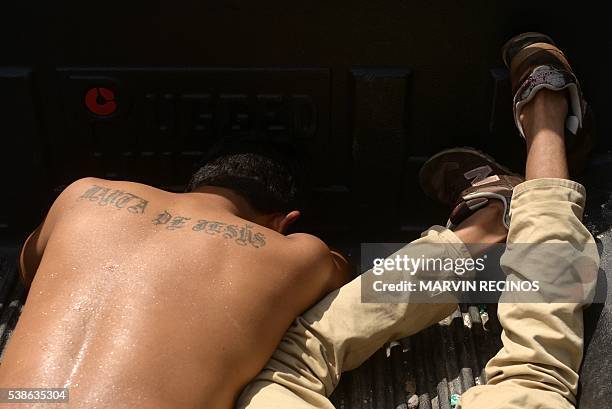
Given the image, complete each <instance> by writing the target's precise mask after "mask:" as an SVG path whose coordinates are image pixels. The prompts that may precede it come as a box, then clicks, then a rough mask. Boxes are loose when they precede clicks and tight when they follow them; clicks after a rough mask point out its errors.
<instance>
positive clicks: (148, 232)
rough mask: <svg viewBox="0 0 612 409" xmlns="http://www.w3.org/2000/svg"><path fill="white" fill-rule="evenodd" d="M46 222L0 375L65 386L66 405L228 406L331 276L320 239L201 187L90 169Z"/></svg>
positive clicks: (11, 380)
mask: <svg viewBox="0 0 612 409" xmlns="http://www.w3.org/2000/svg"><path fill="white" fill-rule="evenodd" d="M51 218H53V219H52V220H51V221H50V219H51ZM49 223H52V226H51V227H48V228H47V227H46V226H45V225H43V228H42V232H41V233H40V235H46V237H45V238H44V240H43V238H41V239H40V241H44V243H42V244H40V243H39V244H37V245H38V246H39V247H40V246H41V245H42V246H44V252H43V253H42V259H41V260H40V264H39V266H38V268H37V271H36V276H35V279H34V280H33V282H32V285H31V288H30V292H29V296H28V299H27V302H26V306H25V308H24V311H23V314H22V317H21V319H20V322H19V324H18V326H17V328H16V331H15V333H14V335H13V338H12V339H11V341H10V343H9V346H8V348H7V351H6V354H5V357H4V362H3V363H2V366H1V367H0V387H67V388H70V405H69V407H71V408H81V407H82V408H94V407H99V408H107V407H108V408H111V407H112V408H123V407H125V408H128V407H129V408H133V407H147V408H166V407H167V408H176V407H180V408H192V407H193V408H196V407H198V408H201V407H206V408H230V407H232V404H233V401H234V399H235V397H236V395H237V394H238V393H239V392H240V390H241V389H242V387H244V385H245V384H246V383H247V382H248V381H249V380H250V379H252V378H253V377H254V376H255V375H256V374H257V373H258V372H259V370H260V369H261V368H262V367H263V366H264V364H265V363H266V361H267V359H268V358H269V356H270V355H271V354H272V352H273V351H274V349H275V347H276V345H277V344H278V342H279V341H280V339H281V337H282V335H283V333H284V332H285V330H286V329H287V328H288V326H289V325H290V323H291V321H292V320H293V319H294V318H295V317H296V316H297V315H299V314H300V313H301V312H302V311H303V310H305V309H306V308H307V307H308V306H309V305H311V304H312V303H314V302H315V301H316V300H317V299H319V298H320V297H322V296H323V295H324V294H325V293H326V292H328V291H330V290H331V289H332V288H333V287H337V286H338V283H339V280H338V278H337V277H335V278H334V277H333V275H334V274H337V272H336V271H335V269H336V264H335V263H334V261H333V258H332V257H331V256H330V253H329V249H327V248H326V246H325V245H323V244H322V243H321V242H320V241H318V239H316V238H314V237H312V236H307V235H295V236H293V237H292V236H284V235H282V234H279V233H277V232H275V231H273V230H270V229H267V228H265V227H262V226H259V225H255V224H253V223H250V222H248V221H247V220H244V219H241V218H239V217H236V216H235V215H232V214H230V213H228V212H222V211H221V212H220V211H218V209H215V208H213V207H211V208H209V207H207V205H206V202H205V201H203V200H202V199H201V197H199V196H198V195H197V194H173V193H168V192H164V191H161V190H157V189H154V188H152V187H149V186H146V185H140V184H135V183H129V182H111V181H105V180H101V179H85V180H81V181H78V182H76V183H74V184H73V185H71V186H70V187H69V188H68V189H67V190H66V191H65V192H64V193H63V194H62V196H60V198H59V199H58V201H56V203H55V204H54V208H52V210H51V212H50V214H49V216H48V218H47V221H46V222H45V224H49ZM45 229H48V230H49V231H46V232H45ZM26 251H27V248H26ZM334 282H335V283H337V284H333V283H334Z"/></svg>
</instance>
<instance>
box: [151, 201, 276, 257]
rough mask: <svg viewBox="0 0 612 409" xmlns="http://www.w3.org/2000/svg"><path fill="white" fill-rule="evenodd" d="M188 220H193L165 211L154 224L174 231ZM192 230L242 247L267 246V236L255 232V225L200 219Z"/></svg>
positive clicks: (193, 224) (193, 225)
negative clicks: (164, 225)
mask: <svg viewBox="0 0 612 409" xmlns="http://www.w3.org/2000/svg"><path fill="white" fill-rule="evenodd" d="M188 220H191V218H190V217H183V216H173V215H172V214H170V212H168V211H167V210H164V212H163V213H161V214H159V215H158V216H157V217H156V218H155V219H153V224H155V225H159V224H166V225H167V227H166V228H167V229H169V230H174V228H172V226H173V223H174V224H175V225H176V226H177V227H176V228H181V227H183V226H184V224H185V222H186V221H188ZM191 230H192V231H195V232H203V233H205V234H210V235H211V236H219V237H222V238H224V239H227V240H232V241H233V242H234V243H236V244H238V245H240V246H252V247H255V248H256V249H258V248H260V247H263V246H265V245H266V236H265V235H264V234H263V233H260V232H255V231H254V230H253V225H250V224H245V225H244V226H238V225H235V224H227V223H223V222H219V221H215V220H205V219H199V220H197V221H196V222H192V225H191Z"/></svg>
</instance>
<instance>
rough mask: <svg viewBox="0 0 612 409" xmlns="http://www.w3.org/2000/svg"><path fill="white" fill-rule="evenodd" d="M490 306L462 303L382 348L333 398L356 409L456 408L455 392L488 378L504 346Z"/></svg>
mask: <svg viewBox="0 0 612 409" xmlns="http://www.w3.org/2000/svg"><path fill="white" fill-rule="evenodd" d="M487 307H488V308H487ZM487 307H485V306H480V307H478V306H461V309H457V310H456V311H455V313H453V315H451V316H450V317H448V318H447V319H445V320H444V321H442V322H440V323H439V324H437V325H434V326H432V327H430V328H428V329H426V330H424V331H422V332H420V333H419V334H417V335H414V336H412V337H409V338H405V339H403V340H401V342H399V343H397V345H391V346H389V347H387V348H384V349H381V350H379V351H378V352H377V353H376V354H375V355H374V356H373V357H372V358H371V359H370V360H368V361H367V362H366V363H365V364H363V365H362V366H361V367H360V368H358V369H356V370H354V371H352V372H349V373H347V374H346V375H345V376H344V378H343V380H342V381H341V383H340V385H339V387H338V389H337V390H336V392H335V393H334V395H333V396H332V401H333V402H334V404H335V405H336V407H338V408H353V409H366V408H367V409H407V408H408V409H416V408H418V409H450V408H452V407H453V405H452V402H453V401H454V398H453V395H456V397H458V396H460V395H461V394H462V393H464V392H465V391H466V390H467V389H469V388H470V387H472V386H474V385H480V384H484V383H485V382H486V379H485V376H484V371H483V369H484V367H485V365H486V363H487V361H488V360H489V359H490V358H491V357H492V356H493V355H495V354H496V353H497V351H498V350H499V348H500V346H501V341H500V338H499V336H500V333H501V328H500V326H499V322H498V321H497V317H496V313H495V310H492V309H491V307H493V306H487ZM485 308H486V309H487V310H488V311H487V312H485V311H483V310H485ZM488 315H490V317H491V318H488V317H487V316H488ZM483 321H484V323H485V325H483ZM456 397H455V398H456Z"/></svg>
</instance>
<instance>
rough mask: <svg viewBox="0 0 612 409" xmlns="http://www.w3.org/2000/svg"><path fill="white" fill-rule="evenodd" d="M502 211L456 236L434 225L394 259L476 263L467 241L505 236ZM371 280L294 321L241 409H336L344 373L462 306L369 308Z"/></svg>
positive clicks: (478, 216)
mask: <svg viewBox="0 0 612 409" xmlns="http://www.w3.org/2000/svg"><path fill="white" fill-rule="evenodd" d="M503 214H504V208H503V205H502V202H499V203H493V204H491V205H490V206H486V207H484V208H482V209H480V210H478V211H476V212H475V213H474V214H473V215H471V216H469V217H468V218H467V219H465V220H464V221H463V222H462V223H460V224H459V225H458V226H457V228H456V229H455V232H452V231H450V230H448V229H446V228H442V227H440V226H435V227H433V228H431V229H430V230H428V231H426V232H425V233H423V236H422V238H421V239H419V240H416V241H415V242H413V243H411V244H409V245H407V246H405V247H404V248H402V249H401V250H400V251H398V252H397V253H395V254H399V255H407V256H409V257H412V258H419V257H422V256H423V255H425V256H426V257H429V258H441V259H445V258H452V259H456V258H462V259H465V258H469V257H470V254H469V253H468V250H467V248H466V247H465V246H464V243H480V244H486V243H489V244H493V243H499V242H502V241H503V240H504V239H505V237H506V234H507V230H506V229H505V227H504V224H503V222H502V220H503ZM395 254H394V255H392V256H391V257H393V256H395ZM451 274H452V273H451ZM368 276H372V271H371V270H370V271H368V272H366V273H364V277H357V278H356V279H354V280H353V281H352V282H350V283H349V284H347V285H345V286H344V287H342V288H340V289H339V290H336V291H335V292H333V293H332V294H330V295H328V296H327V297H326V298H325V299H323V300H322V301H321V302H319V303H318V304H317V305H316V306H314V307H313V308H312V309H310V310H309V311H307V312H306V313H304V314H303V315H302V316H301V317H299V318H298V319H297V320H296V321H295V323H294V324H293V325H292V326H291V328H289V330H288V331H287V334H286V335H285V337H284V338H283V340H282V341H281V343H280V345H279V347H278V349H277V350H276V352H275V353H274V355H273V356H272V358H271V359H270V361H269V362H268V364H267V366H266V368H265V369H264V370H263V371H262V372H261V373H260V374H259V375H258V376H257V378H256V379H255V380H254V381H253V382H252V383H251V384H250V385H249V386H248V387H247V388H246V389H245V391H244V392H243V394H242V395H241V397H240V399H239V401H238V404H237V407H238V408H249V409H263V408H279V409H280V408H282V409H286V408H291V409H302V408H304V409H305V408H318V409H321V408H323V409H325V408H330V409H331V408H333V405H332V404H331V403H330V401H329V400H328V399H327V397H328V396H329V395H331V393H332V392H333V390H334V389H335V387H336V386H337V384H338V382H339V380H340V374H341V373H342V372H344V371H348V370H351V369H354V368H356V367H358V366H359V365H361V364H362V363H363V362H364V361H365V360H366V359H367V358H369V357H370V356H371V355H373V354H374V353H375V352H376V351H377V350H378V349H379V348H380V347H382V346H383V345H384V344H385V343H386V342H389V341H392V340H396V339H399V338H403V337H406V336H410V335H412V334H415V333H417V332H419V331H421V330H422V329H424V328H426V327H428V326H430V325H432V324H434V323H436V322H438V321H440V320H442V319H443V318H445V317H447V316H448V315H449V314H450V313H451V312H452V311H453V310H454V309H455V308H456V305H455V304H453V303H446V304H442V303H439V304H435V303H428V304H409V303H401V304H393V303H384V304H383V303H380V304H378V303H363V302H362V299H361V296H362V294H361V286H362V280H363V282H367V281H368V280H369V278H373V277H368ZM417 276H418V273H417Z"/></svg>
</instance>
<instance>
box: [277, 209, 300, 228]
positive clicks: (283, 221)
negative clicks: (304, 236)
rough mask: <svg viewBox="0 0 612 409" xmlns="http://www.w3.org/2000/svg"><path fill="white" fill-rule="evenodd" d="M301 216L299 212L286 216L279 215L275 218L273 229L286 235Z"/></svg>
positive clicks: (295, 211) (294, 211) (292, 212)
mask: <svg viewBox="0 0 612 409" xmlns="http://www.w3.org/2000/svg"><path fill="white" fill-rule="evenodd" d="M300 215H301V213H300V211H299V210H293V211H291V212H289V213H287V214H285V215H283V214H279V215H278V216H277V217H275V218H274V220H273V222H272V228H273V229H274V230H276V231H277V232H279V233H281V234H285V232H286V231H287V230H288V229H289V226H291V225H292V224H293V223H295V221H296V220H297V219H299V218H300Z"/></svg>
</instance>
